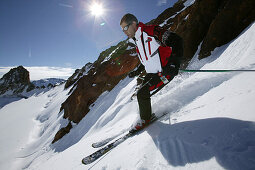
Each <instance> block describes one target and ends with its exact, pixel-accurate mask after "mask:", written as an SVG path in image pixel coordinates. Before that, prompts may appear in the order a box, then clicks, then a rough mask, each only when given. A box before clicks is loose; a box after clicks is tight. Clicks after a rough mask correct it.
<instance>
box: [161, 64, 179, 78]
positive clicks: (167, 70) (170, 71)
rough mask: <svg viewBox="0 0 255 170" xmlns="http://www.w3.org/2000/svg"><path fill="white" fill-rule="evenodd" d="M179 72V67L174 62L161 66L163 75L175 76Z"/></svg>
mask: <svg viewBox="0 0 255 170" xmlns="http://www.w3.org/2000/svg"><path fill="white" fill-rule="evenodd" d="M178 72H179V67H178V66H176V65H174V64H168V65H166V66H165V67H164V68H163V75H172V76H176V75H177V74H178Z"/></svg>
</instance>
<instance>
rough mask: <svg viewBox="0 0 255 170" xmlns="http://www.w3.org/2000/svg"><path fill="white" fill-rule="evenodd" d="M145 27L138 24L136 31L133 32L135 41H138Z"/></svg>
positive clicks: (140, 23)
mask: <svg viewBox="0 0 255 170" xmlns="http://www.w3.org/2000/svg"><path fill="white" fill-rule="evenodd" d="M145 26H146V25H145V24H144V23H142V22H139V24H138V26H137V29H136V32H135V39H136V40H138V39H139V38H140V37H141V35H142V32H143V30H144V27H145Z"/></svg>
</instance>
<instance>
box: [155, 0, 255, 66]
mask: <svg viewBox="0 0 255 170" xmlns="http://www.w3.org/2000/svg"><path fill="white" fill-rule="evenodd" d="M185 2H186V1H185V0H184V1H182V0H179V1H178V2H177V3H176V4H175V5H174V6H173V7H171V8H169V9H167V10H165V11H164V12H163V13H162V14H160V15H159V16H158V17H157V18H156V19H155V20H153V21H151V23H153V24H161V23H162V22H164V21H165V20H167V22H166V24H165V25H164V27H165V28H168V29H170V30H171V31H173V32H176V33H178V34H179V35H180V36H181V37H182V38H183V39H184V63H186V64H187V63H188V61H189V60H190V59H191V58H192V57H193V56H194V54H195V52H196V51H197V50H198V46H199V45H200V44H201V50H200V52H199V58H200V59H201V58H204V57H207V56H209V55H210V54H211V51H213V50H214V49H215V48H216V47H219V46H222V45H224V44H226V43H228V42H230V41H231V40H233V39H234V38H235V37H236V36H237V35H239V34H240V33H241V32H242V31H243V30H244V29H245V28H246V27H247V26H249V25H250V24H251V23H252V22H254V20H255V9H254V6H255V1H253V0H242V1H240V0H196V1H195V2H194V4H192V5H191V6H189V7H187V8H185V9H184V5H183V4H184V3H185ZM180 10H182V11H181V12H178V11H180Z"/></svg>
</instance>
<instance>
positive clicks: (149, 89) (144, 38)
mask: <svg viewBox="0 0 255 170" xmlns="http://www.w3.org/2000/svg"><path fill="white" fill-rule="evenodd" d="M120 26H121V28H122V31H123V32H124V33H125V34H126V35H127V36H128V38H130V41H132V42H133V43H134V44H135V45H136V51H137V54H138V58H139V60H140V62H141V63H140V65H139V66H138V68H137V69H136V70H135V71H132V72H130V73H129V75H128V76H129V77H130V78H133V77H135V76H137V75H139V74H140V73H141V72H142V71H144V70H145V71H146V73H147V74H146V76H145V78H144V81H143V83H142V85H141V88H140V89H139V90H138V92H137V100H138V105H139V111H140V118H141V119H140V120H139V121H138V122H137V124H136V125H134V127H133V129H132V130H141V129H143V128H144V127H146V126H147V125H148V124H150V122H151V117H152V109H151V99H150V97H151V96H152V95H153V94H155V93H156V92H158V91H159V90H160V89H162V88H163V87H164V86H165V85H166V84H167V83H168V82H170V81H171V80H172V79H173V78H174V76H176V75H177V74H178V71H179V67H180V59H181V57H182V55H183V41H182V38H181V37H179V36H178V35H177V34H176V33H173V32H170V31H169V30H167V29H164V28H162V27H160V26H158V25H148V26H147V25H145V24H143V23H142V22H138V20H137V18H136V17H135V16H134V15H133V14H129V13H128V14H125V15H124V16H123V17H122V19H121V21H120Z"/></svg>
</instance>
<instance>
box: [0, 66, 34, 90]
mask: <svg viewBox="0 0 255 170" xmlns="http://www.w3.org/2000/svg"><path fill="white" fill-rule="evenodd" d="M31 86H33V85H32V84H31V83H30V78H29V72H28V71H27V70H26V69H25V68H24V67H23V66H19V67H17V68H13V69H11V70H10V71H9V72H8V73H6V74H5V75H3V77H2V78H1V79H0V95H2V94H5V93H8V91H9V94H19V93H21V92H23V91H24V90H25V88H28V87H31ZM28 90H29V89H28Z"/></svg>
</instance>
